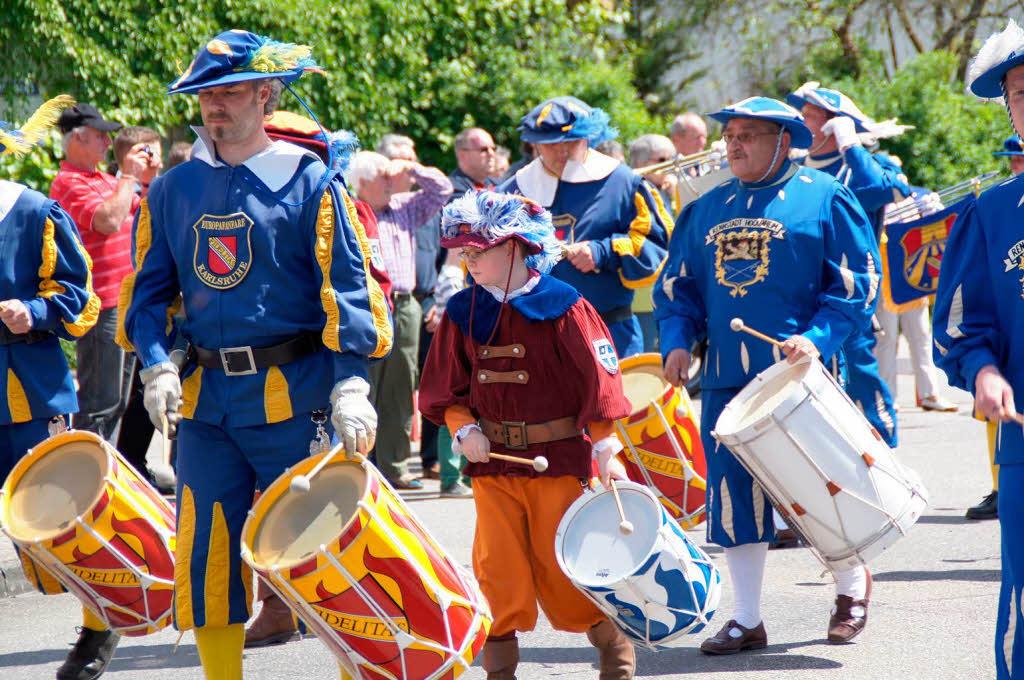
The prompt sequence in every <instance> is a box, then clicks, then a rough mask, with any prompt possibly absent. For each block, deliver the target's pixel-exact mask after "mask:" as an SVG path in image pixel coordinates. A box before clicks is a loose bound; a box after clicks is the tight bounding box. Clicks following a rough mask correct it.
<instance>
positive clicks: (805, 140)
mask: <svg viewBox="0 0 1024 680" xmlns="http://www.w3.org/2000/svg"><path fill="white" fill-rule="evenodd" d="M711 117H712V118H713V119H715V120H717V121H718V122H719V123H721V124H722V125H727V124H728V123H729V121H730V120H732V119H733V118H752V119H754V120H767V121H769V122H772V123H776V124H778V125H781V126H782V127H783V128H785V129H786V130H787V131H788V132H789V136H790V137H791V138H792V142H791V143H790V146H792V147H793V148H794V149H806V148H808V147H810V146H811V139H812V135H811V131H810V130H808V129H807V126H806V125H804V117H803V116H802V115H800V112H799V111H797V110H796V109H794V108H793V107H792V106H790V105H789V104H786V103H784V102H780V101H779V100H778V99H771V98H769V97H748V98H747V99H744V100H743V101H741V102H736V103H735V104H730V105H729V106H726V107H725V108H724V109H722V110H720V111H716V112H715V113H712V114H711Z"/></svg>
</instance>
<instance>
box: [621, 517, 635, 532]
mask: <svg viewBox="0 0 1024 680" xmlns="http://www.w3.org/2000/svg"><path fill="white" fill-rule="evenodd" d="M619 532H621V533H622V534H625V535H626V536H629V535H630V534H631V533H633V523H632V522H630V521H629V520H628V519H624V520H622V521H621V522H619Z"/></svg>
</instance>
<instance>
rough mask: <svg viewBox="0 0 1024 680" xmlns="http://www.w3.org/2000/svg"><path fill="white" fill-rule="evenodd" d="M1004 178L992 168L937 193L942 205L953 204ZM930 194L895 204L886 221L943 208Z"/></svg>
mask: <svg viewBox="0 0 1024 680" xmlns="http://www.w3.org/2000/svg"><path fill="white" fill-rule="evenodd" d="M1004 179H1005V176H1004V175H1003V173H1002V172H1000V171H999V170H992V171H990V172H986V173H985V174H983V175H978V176H977V177H971V178H970V179H965V180H964V181H962V182H957V183H956V184H953V185H951V186H948V187H946V188H945V189H940V190H939V191H936V192H935V193H936V194H937V195H938V199H939V201H938V202H940V203H941V204H942V205H952V204H953V203H956V202H957V201H959V200H960V199H962V198H964V197H965V196H967V195H968V194H974V195H975V196H978V195H979V194H981V192H983V191H985V190H986V189H989V188H991V187H992V186H994V185H995V184H997V183H999V182H1002V181H1003V180H1004ZM928 196H930V194H923V195H917V196H911V197H909V198H906V199H904V200H902V201H900V202H899V203H896V204H894V207H893V208H892V209H891V210H888V211H887V212H886V213H885V223H886V224H893V223H895V222H910V221H913V220H916V219H918V218H920V217H926V216H927V215H928V214H930V213H934V212H938V210H941V208H938V210H937V209H936V207H935V206H934V203H935V201H934V199H932V201H931V202H930V203H929V201H927V200H926V199H927V197H928ZM929 208H930V209H929Z"/></svg>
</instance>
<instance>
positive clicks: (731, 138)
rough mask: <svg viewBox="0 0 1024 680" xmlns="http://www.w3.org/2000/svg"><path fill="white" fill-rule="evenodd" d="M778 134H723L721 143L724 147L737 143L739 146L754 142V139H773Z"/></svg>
mask: <svg viewBox="0 0 1024 680" xmlns="http://www.w3.org/2000/svg"><path fill="white" fill-rule="evenodd" d="M778 134H779V133H778V132H741V133H739V134H738V135H734V134H724V135H722V141H723V142H725V145H726V146H728V145H730V144H732V143H733V142H739V143H740V144H743V145H747V144H750V143H751V142H752V141H754V138H755V137H764V136H771V137H774V136H776V135H778Z"/></svg>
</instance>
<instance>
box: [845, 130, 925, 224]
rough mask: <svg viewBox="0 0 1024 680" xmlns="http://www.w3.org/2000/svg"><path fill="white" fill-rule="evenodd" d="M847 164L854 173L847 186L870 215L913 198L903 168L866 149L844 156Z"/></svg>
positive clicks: (847, 151)
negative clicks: (888, 205) (882, 159)
mask: <svg viewBox="0 0 1024 680" xmlns="http://www.w3.org/2000/svg"><path fill="white" fill-rule="evenodd" d="M843 161H844V162H845V163H846V167H847V168H848V169H849V173H850V174H849V179H848V180H847V181H846V185H847V186H848V187H849V188H850V189H851V190H853V194H854V196H856V197H857V200H858V201H860V204H861V206H862V207H863V208H864V211H865V212H866V213H868V215H874V214H875V213H876V212H877V211H879V210H881V209H882V208H884V207H885V206H886V205H887V204H889V203H892V202H893V201H899V200H902V199H903V198H905V197H907V196H909V195H910V187H909V186H908V185H907V180H906V178H905V177H904V176H903V173H902V171H901V170H900V168H899V166H897V165H896V164H895V163H893V162H892V161H890V160H888V159H887V158H886V159H885V162H882V161H881V160H879V159H878V158H877V157H876V155H872V154H871V152H870V151H868V150H867V149H865V148H864V147H863V146H859V145H855V146H851V147H850V148H849V149H847V150H846V151H844V152H843Z"/></svg>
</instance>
